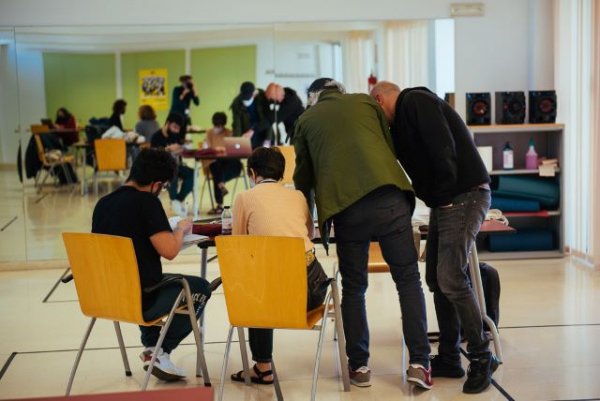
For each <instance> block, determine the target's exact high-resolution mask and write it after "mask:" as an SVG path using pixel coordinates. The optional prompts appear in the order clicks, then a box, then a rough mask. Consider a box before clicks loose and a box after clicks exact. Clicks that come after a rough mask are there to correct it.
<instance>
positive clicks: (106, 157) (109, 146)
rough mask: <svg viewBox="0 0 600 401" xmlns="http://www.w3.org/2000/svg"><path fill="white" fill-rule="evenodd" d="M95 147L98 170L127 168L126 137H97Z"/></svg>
mask: <svg viewBox="0 0 600 401" xmlns="http://www.w3.org/2000/svg"><path fill="white" fill-rule="evenodd" d="M94 149H95V152H96V166H97V167H98V171H118V170H126V169H127V145H126V144H125V140H124V139H115V138H107V139H96V140H95V141H94Z"/></svg>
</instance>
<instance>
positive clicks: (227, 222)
mask: <svg viewBox="0 0 600 401" xmlns="http://www.w3.org/2000/svg"><path fill="white" fill-rule="evenodd" d="M232 225H233V216H232V214H231V209H230V207H229V206H225V207H224V208H223V213H221V234H223V235H231V226H232Z"/></svg>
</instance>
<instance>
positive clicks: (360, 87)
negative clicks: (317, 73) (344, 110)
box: [344, 31, 375, 93]
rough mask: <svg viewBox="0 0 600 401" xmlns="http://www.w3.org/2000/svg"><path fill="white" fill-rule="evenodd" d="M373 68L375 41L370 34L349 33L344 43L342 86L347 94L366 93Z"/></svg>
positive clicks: (361, 32) (367, 32) (363, 32)
mask: <svg viewBox="0 0 600 401" xmlns="http://www.w3.org/2000/svg"><path fill="white" fill-rule="evenodd" d="M374 68H375V41H374V40H373V34H372V32H370V31H353V32H350V34H349V35H348V38H347V39H346V40H345V43H344V85H345V86H346V90H347V92H348V93H356V92H364V93H366V92H367V90H368V81H367V79H368V78H369V74H371V72H372V71H373V70H374Z"/></svg>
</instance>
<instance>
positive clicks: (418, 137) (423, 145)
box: [371, 81, 498, 393]
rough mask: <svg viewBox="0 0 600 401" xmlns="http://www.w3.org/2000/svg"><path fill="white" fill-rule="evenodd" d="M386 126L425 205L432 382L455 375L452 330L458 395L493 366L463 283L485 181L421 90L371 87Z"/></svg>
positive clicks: (451, 116) (464, 141)
mask: <svg viewBox="0 0 600 401" xmlns="http://www.w3.org/2000/svg"><path fill="white" fill-rule="evenodd" d="M371 96H373V97H374V98H375V99H376V100H377V102H378V103H379V105H380V106H381V108H382V109H383V111H384V113H385V116H386V118H387V120H388V122H389V123H390V124H391V128H392V138H393V140H394V147H395V149H396V154H397V156H398V159H399V160H400V162H401V163H402V165H403V167H404V168H405V169H406V172H407V173H408V175H409V177H410V178H411V179H412V184H413V187H414V189H415V192H416V195H417V196H418V197H419V198H420V199H422V200H423V201H424V202H425V204H426V205H427V206H429V207H430V208H431V214H430V217H429V232H428V235H427V263H426V280H427V285H428V286H429V288H430V290H431V291H432V292H433V298H434V303H435V309H436V314H437V320H438V325H439V329H440V346H439V352H438V355H436V356H435V357H434V358H433V360H432V361H431V368H432V376H433V377H436V376H438V377H456V378H459V377H463V376H464V374H465V371H464V370H463V368H462V366H461V362H460V328H461V324H462V327H463V330H464V335H465V337H466V339H467V341H468V346H467V351H468V353H469V359H470V362H471V363H470V367H469V371H468V377H467V381H466V382H465V384H464V386H463V392H465V393H479V392H482V391H483V390H485V389H486V388H487V387H488V386H489V385H490V383H491V376H492V373H493V372H494V370H495V369H496V368H497V367H498V361H497V360H496V358H495V357H494V356H493V355H492V354H491V353H490V351H489V340H488V339H487V337H486V335H485V334H484V332H483V322H482V319H481V312H480V309H479V304H478V303H477V300H476V298H475V294H474V293H473V291H472V290H471V287H470V286H469V278H468V272H467V268H468V265H467V263H468V254H469V250H470V249H471V246H472V245H473V243H474V241H475V237H476V236H477V233H478V232H479V228H480V226H481V223H482V222H483V219H484V218H485V215H486V213H487V210H488V209H489V207H490V187H489V182H490V178H489V175H488V173H487V171H486V169H485V166H484V164H483V161H482V160H481V157H480V156H479V153H478V152H477V149H476V147H475V143H474V142H473V138H472V136H471V133H470V132H469V129H468V128H467V126H466V125H465V123H464V122H463V121H462V119H461V118H460V116H459V115H458V114H457V113H456V112H455V111H454V109H452V107H450V105H448V104H447V103H446V102H445V101H443V100H442V99H440V98H439V97H437V96H436V95H435V94H434V93H432V92H431V91H430V90H429V89H427V88H423V87H420V88H407V89H404V90H403V91H400V88H399V87H398V86H397V85H395V84H393V83H391V82H385V81H382V82H380V83H378V84H377V85H375V87H373V89H372V90H371Z"/></svg>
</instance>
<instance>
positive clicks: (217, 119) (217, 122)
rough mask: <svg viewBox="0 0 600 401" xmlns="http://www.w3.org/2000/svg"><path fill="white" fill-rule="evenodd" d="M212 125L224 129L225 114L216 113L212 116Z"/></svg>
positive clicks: (225, 122)
mask: <svg viewBox="0 0 600 401" xmlns="http://www.w3.org/2000/svg"><path fill="white" fill-rule="evenodd" d="M212 123H213V125H214V126H215V127H224V126H226V125H227V114H225V113H223V112H222V111H217V112H216V113H215V114H213V116H212Z"/></svg>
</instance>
